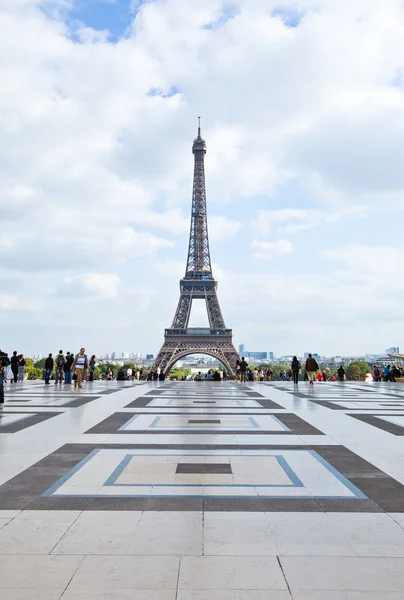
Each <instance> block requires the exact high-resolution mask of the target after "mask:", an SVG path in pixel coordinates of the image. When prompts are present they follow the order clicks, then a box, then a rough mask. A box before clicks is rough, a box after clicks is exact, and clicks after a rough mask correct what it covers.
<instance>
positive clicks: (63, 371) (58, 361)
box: [0, 348, 96, 405]
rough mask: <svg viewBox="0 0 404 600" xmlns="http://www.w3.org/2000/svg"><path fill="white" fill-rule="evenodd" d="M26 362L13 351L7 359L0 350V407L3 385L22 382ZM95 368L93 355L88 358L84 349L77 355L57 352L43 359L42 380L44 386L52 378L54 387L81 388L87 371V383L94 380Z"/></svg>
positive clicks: (21, 355)
mask: <svg viewBox="0 0 404 600" xmlns="http://www.w3.org/2000/svg"><path fill="white" fill-rule="evenodd" d="M25 366H26V361H25V359H24V356H23V354H18V352H17V351H16V350H15V351H14V352H13V354H12V356H11V358H9V356H8V354H7V353H6V352H3V351H2V350H0V405H3V404H4V384H5V383H8V382H9V383H10V385H12V384H17V383H18V382H20V381H21V382H22V381H24V379H25V377H26V373H25ZM95 367H96V360H95V355H94V354H93V356H92V357H91V358H90V360H89V359H88V357H87V354H86V353H85V348H81V349H80V351H79V352H78V353H77V354H75V355H74V354H73V353H72V352H66V355H65V354H64V353H63V350H59V352H58V353H57V354H56V356H55V357H53V355H52V354H49V355H48V357H47V358H46V359H45V365H44V369H43V379H44V380H45V385H50V381H51V379H52V378H54V383H55V385H61V384H65V385H70V384H72V383H73V384H74V387H75V388H81V387H82V382H83V379H84V378H85V376H86V373H87V371H88V373H89V377H88V379H89V381H93V380H94V371H95Z"/></svg>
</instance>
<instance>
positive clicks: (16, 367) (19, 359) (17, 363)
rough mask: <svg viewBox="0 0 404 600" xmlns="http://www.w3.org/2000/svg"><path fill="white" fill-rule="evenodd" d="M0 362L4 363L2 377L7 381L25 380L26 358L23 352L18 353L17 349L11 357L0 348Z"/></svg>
mask: <svg viewBox="0 0 404 600" xmlns="http://www.w3.org/2000/svg"><path fill="white" fill-rule="evenodd" d="M0 362H1V363H4V364H3V365H2V367H3V369H2V378H3V380H4V381H5V382H7V381H9V382H10V383H17V382H18V381H24V378H25V365H26V362H25V358H24V355H23V354H18V353H17V351H16V350H15V351H14V352H13V355H12V357H11V358H9V357H8V354H7V353H6V352H2V351H1V350H0Z"/></svg>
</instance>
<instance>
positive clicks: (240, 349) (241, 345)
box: [238, 343, 245, 356]
mask: <svg viewBox="0 0 404 600" xmlns="http://www.w3.org/2000/svg"><path fill="white" fill-rule="evenodd" d="M238 353H239V354H240V356H243V355H244V353H245V345H244V344H243V343H241V344H240V346H239V347H238Z"/></svg>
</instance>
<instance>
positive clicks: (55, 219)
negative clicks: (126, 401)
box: [0, 0, 404, 356]
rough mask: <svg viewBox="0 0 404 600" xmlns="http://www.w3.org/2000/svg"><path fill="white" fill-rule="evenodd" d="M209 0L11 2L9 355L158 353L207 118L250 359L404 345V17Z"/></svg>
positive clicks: (6, 124)
mask: <svg viewBox="0 0 404 600" xmlns="http://www.w3.org/2000/svg"><path fill="white" fill-rule="evenodd" d="M195 2H196V6H197V10H196V9H195V3H193V2H189V1H185V0H164V1H162V0H152V1H148V2H142V1H137V2H135V3H133V2H129V1H126V0H116V1H115V2H113V1H112V2H96V1H95V0H72V1H71V2H69V3H66V2H61V1H60V0H46V2H45V0H19V1H18V2H10V3H7V5H2V6H1V7H0V16H1V19H0V33H1V36H0V39H1V43H2V45H3V54H4V55H7V63H8V68H7V72H5V71H3V72H2V74H3V79H4V85H3V86H2V87H3V89H5V90H6V92H4V93H3V95H2V100H1V103H2V104H1V114H2V115H4V119H3V121H2V122H1V124H0V139H1V142H2V143H1V148H2V149H3V150H2V151H0V182H1V186H0V208H1V211H2V221H3V227H2V235H1V239H0V250H1V256H2V262H1V267H0V331H1V336H0V347H1V348H4V349H5V350H7V351H9V352H10V351H13V350H15V349H17V350H18V351H21V352H24V354H26V355H28V356H29V355H32V354H34V353H38V352H42V353H43V354H45V353H46V349H49V350H48V351H53V352H55V351H56V349H58V348H59V347H60V346H61V347H62V348H69V350H71V351H74V350H75V349H77V348H79V347H80V346H83V345H84V346H86V348H87V349H88V351H89V352H94V353H96V354H102V353H106V352H107V351H108V348H114V347H115V348H125V347H131V346H135V347H137V348H139V351H140V352H141V353H143V354H147V353H153V354H156V353H157V352H158V349H159V347H160V345H161V334H162V331H164V328H166V327H167V325H168V324H169V323H170V322H171V319H172V315H173V313H174V311H175V306H176V304H177V300H178V280H179V279H180V278H181V277H182V276H183V270H184V255H185V253H186V248H187V242H188V235H189V206H190V201H191V195H192V156H191V154H190V144H191V142H192V138H193V136H194V132H195V126H196V123H197V120H196V119H197V116H198V115H201V116H202V125H203V132H204V138H205V139H206V143H207V148H208V154H207V157H206V184H207V210H208V219H209V238H210V247H211V253H212V258H213V265H212V268H213V275H214V277H215V279H217V280H218V282H219V288H218V293H219V297H220V304H221V308H222V311H223V314H224V315H225V319H226V325H227V326H228V327H229V328H232V329H233V338H234V342H235V345H236V347H237V346H238V345H239V344H240V343H241V342H242V341H243V340H244V341H245V343H246V346H247V347H251V348H254V349H256V351H260V349H262V350H265V349H266V348H269V349H270V350H271V351H274V352H276V354H278V355H283V354H286V353H287V352H289V351H290V350H291V349H292V350H294V353H297V354H299V353H300V354H303V353H304V352H306V351H307V350H308V349H309V350H310V348H312V349H313V350H314V351H318V352H320V353H322V354H323V355H326V356H330V355H333V354H334V355H362V354H364V353H369V352H372V351H375V353H377V349H378V348H380V349H384V348H387V347H388V346H389V344H390V343H392V344H396V345H397V346H401V347H402V345H403V344H402V343H401V340H400V337H399V335H398V334H397V332H398V331H399V330H400V328H401V329H403V325H404V316H403V314H402V297H403V292H404V283H403V280H402V278H400V275H399V265H400V264H401V263H402V260H403V258H404V247H403V244H402V242H401V238H402V232H401V218H400V217H401V215H402V212H403V210H404V201H403V194H402V188H403V187H404V180H403V175H402V166H401V159H400V158H399V157H400V156H401V155H402V151H403V149H402V144H403V138H402V135H401V123H402V117H403V113H404V100H403V87H404V83H403V77H402V73H403V72H404V65H403V59H402V57H401V55H400V53H399V52H397V47H399V44H400V43H401V40H402V37H403V34H404V25H403V23H404V7H403V6H402V4H401V3H398V2H396V1H395V0H386V1H385V2H384V3H383V5H381V4H380V3H379V2H377V1H376V0H369V1H368V2H367V3H366V6H364V5H363V4H361V3H352V2H348V1H345V0H343V1H341V0H327V1H326V0H317V1H316V2H312V1H311V0H291V1H290V2H288V3H287V8H285V7H284V8H282V7H283V4H279V3H278V2H275V1H274V0H235V2H232V3H231V5H229V3H227V2H224V1H223V2H222V1H220V0H203V2H202V1H200V0H195ZM162 32H163V33H162ZM16 40H18V43H16ZM325 48H326V49H327V51H324V49H325ZM10 84H12V85H10ZM162 299H163V301H162ZM196 308H197V310H196V311H194V313H193V315H192V319H193V320H192V321H191V323H190V325H191V326H195V325H199V326H203V325H205V324H206V322H207V318H206V313H204V312H203V311H202V309H198V307H196ZM390 340H392V342H390ZM265 351H266V350H265Z"/></svg>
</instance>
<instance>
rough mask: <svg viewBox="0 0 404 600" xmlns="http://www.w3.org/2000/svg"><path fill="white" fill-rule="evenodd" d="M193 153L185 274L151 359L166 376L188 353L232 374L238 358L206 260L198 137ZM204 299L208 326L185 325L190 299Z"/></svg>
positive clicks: (201, 147)
mask: <svg viewBox="0 0 404 600" xmlns="http://www.w3.org/2000/svg"><path fill="white" fill-rule="evenodd" d="M192 153H193V155H194V161H195V164H194V184H193V194H192V215H191V230H190V234H189V246H188V259H187V266H186V270H185V277H184V278H183V279H181V281H180V290H181V294H180V299H179V302H178V306H177V311H176V313H175V316H174V320H173V323H172V325H171V328H170V329H166V330H165V334H164V344H163V346H162V348H161V350H160V352H159V353H158V355H157V358H156V360H155V361H154V365H153V368H152V369H153V371H155V370H156V369H158V368H160V370H161V372H163V373H164V374H165V375H168V373H169V372H170V370H171V368H172V367H173V365H174V364H175V363H176V362H177V360H179V359H180V358H183V357H184V356H187V355H190V354H208V355H210V356H213V358H216V359H218V360H219V361H220V362H221V363H222V364H223V365H224V366H225V367H226V370H227V372H228V373H229V375H231V376H234V374H235V366H236V360H237V359H238V358H239V357H238V354H237V352H236V350H235V348H234V346H233V341H232V337H233V333H232V330H231V329H226V325H225V324H224V320H223V315H222V311H221V310H220V306H219V300H218V298H217V294H216V288H217V281H216V280H215V279H213V275H212V265H211V262H210V252H209V238H208V221H207V213H206V190H205V164H204V161H205V154H206V144H205V140H203V139H202V137H201V123H200V119H199V123H198V137H197V138H196V139H195V140H194V143H193V146H192ZM194 299H202V300H205V302H206V309H207V313H208V318H209V327H199V328H196V327H188V323H189V317H190V314H191V308H192V301H193V300H194Z"/></svg>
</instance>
